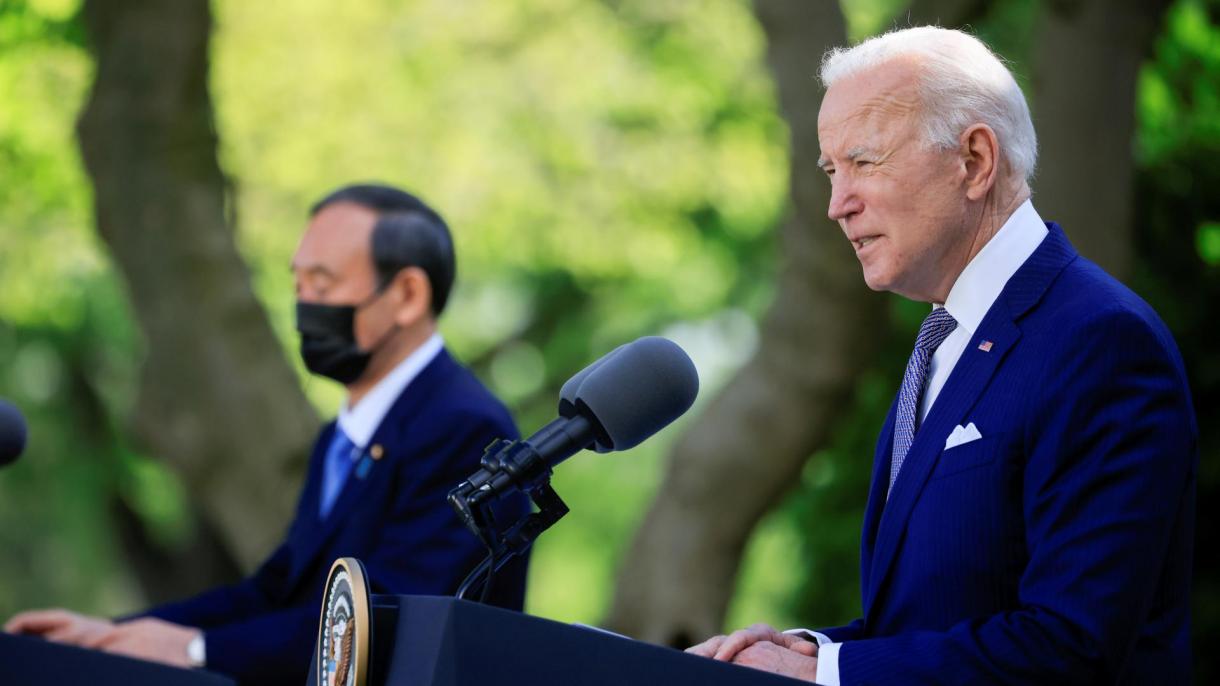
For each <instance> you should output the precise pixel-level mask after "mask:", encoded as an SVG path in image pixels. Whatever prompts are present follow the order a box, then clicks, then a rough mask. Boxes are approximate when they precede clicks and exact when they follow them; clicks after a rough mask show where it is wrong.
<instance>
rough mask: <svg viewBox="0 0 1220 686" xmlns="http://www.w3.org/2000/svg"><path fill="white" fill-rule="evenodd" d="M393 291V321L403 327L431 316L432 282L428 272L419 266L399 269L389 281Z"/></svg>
mask: <svg viewBox="0 0 1220 686" xmlns="http://www.w3.org/2000/svg"><path fill="white" fill-rule="evenodd" d="M390 288H392V289H393V290H394V292H395V301H396V304H395V310H394V321H395V322H396V323H397V324H398V325H399V326H403V327H408V326H411V325H413V324H415V323H417V322H419V321H420V320H422V319H424V318H427V317H431V316H432V282H431V281H429V280H428V274H427V273H425V272H424V270H422V269H420V268H419V267H406V268H404V269H400V270H399V271H398V273H397V274H395V275H394V280H393V281H391V282H390Z"/></svg>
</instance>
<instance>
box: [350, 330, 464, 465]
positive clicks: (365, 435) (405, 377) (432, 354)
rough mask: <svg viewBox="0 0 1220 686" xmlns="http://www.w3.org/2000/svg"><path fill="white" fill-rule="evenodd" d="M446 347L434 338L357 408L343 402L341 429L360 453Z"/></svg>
mask: <svg viewBox="0 0 1220 686" xmlns="http://www.w3.org/2000/svg"><path fill="white" fill-rule="evenodd" d="M444 347H445V341H444V339H442V338H441V335H440V334H439V333H434V334H432V336H431V337H430V338H428V340H427V341H424V344H423V345H421V346H419V347H418V348H416V349H415V350H414V351H412V352H411V354H410V355H407V357H406V358H405V359H403V361H402V362H399V363H398V365H397V366H396V367H394V369H392V370H390V373H389V374H386V375H385V378H383V379H382V380H381V381H378V382H377V385H375V386H373V388H372V389H371V390H369V392H368V393H366V394H365V395H364V397H363V398H361V399H360V402H358V403H356V405H355V406H354V407H353V406H351V405H350V404H349V401H347V400H344V401H343V406H342V407H341V408H339V428H340V429H342V430H343V433H344V434H346V435H347V438H348V440H350V441H351V442H352V443H353V444H354V445H355V446H356V447H357V448H360V449H361V450H363V449H364V448H366V447H368V444H369V441H371V440H373V434H374V433H375V432H376V431H377V427H379V426H381V420H383V419H385V416H386V413H387V412H389V411H390V407H391V406H393V405H394V401H395V400H398V396H400V395H402V392H403V391H404V390H406V388H407V386H408V385H410V383H411V382H412V381H414V380H415V377H417V376H419V373H420V372H422V371H423V370H424V367H427V366H428V364H429V363H430V362H432V360H433V359H435V358H436V356H437V355H439V354H440V352H441V349H442V348H444Z"/></svg>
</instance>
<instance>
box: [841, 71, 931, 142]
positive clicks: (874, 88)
mask: <svg viewBox="0 0 1220 686" xmlns="http://www.w3.org/2000/svg"><path fill="white" fill-rule="evenodd" d="M918 79H919V72H918V70H917V68H916V66H915V65H914V64H912V63H910V62H908V61H905V60H903V61H900V60H894V61H890V62H885V63H882V64H880V65H878V66H876V67H872V68H870V69H867V70H864V71H861V72H859V73H856V74H851V75H848V76H844V77H843V78H841V79H840V80H839V81H836V82H835V83H834V85H832V86H831V87H830V88H829V89H828V90H827V91H826V96H825V97H824V98H823V99H822V107H821V109H820V110H819V111H818V140H819V142H820V144H821V145H822V149H823V152H824V153H830V152H832V151H831V150H828V149H827V148H828V146H829V147H835V146H838V145H844V144H848V145H860V144H862V143H864V142H865V140H862V139H876V138H883V139H884V138H889V137H894V136H900V135H907V133H908V128H909V127H910V126H911V125H912V124H913V122H914V121H915V120H916V118H917V116H918V114H919V109H920V105H921V103H920V98H919V90H918ZM846 139H851V140H850V141H848V140H846ZM875 142H876V143H878V144H881V143H883V141H881V140H877V141H875Z"/></svg>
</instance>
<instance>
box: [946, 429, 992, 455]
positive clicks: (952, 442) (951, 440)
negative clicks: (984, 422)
mask: <svg viewBox="0 0 1220 686" xmlns="http://www.w3.org/2000/svg"><path fill="white" fill-rule="evenodd" d="M982 437H983V434H981V433H979V430H978V427H976V426H975V425H974V422H970V423H969V424H967V425H966V426H962V425H961V424H958V425H957V426H956V427H954V429H953V433H951V434H949V437H948V438H946V439H945V450H948V449H949V448H956V447H957V446H959V445H961V444H963V443H969V442H970V441H977V440H979V439H980V438H982Z"/></svg>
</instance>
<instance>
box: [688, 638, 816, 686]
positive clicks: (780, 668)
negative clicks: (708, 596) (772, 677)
mask: <svg viewBox="0 0 1220 686" xmlns="http://www.w3.org/2000/svg"><path fill="white" fill-rule="evenodd" d="M686 652H688V653H691V654H693V655H699V656H702V657H710V658H712V659H714V660H721V661H724V662H732V663H733V664H738V665H744V666H746V667H753V668H755V669H761V670H763V671H766V672H773V673H775V674H782V675H784V676H790V677H795V678H797V679H804V680H806V681H814V680H815V678H816V677H817V673H818V658H817V655H818V644H816V643H813V642H811V641H806V640H805V639H803V638H801V637H799V636H793V635H791V634H785V633H783V632H780V631H777V630H776V629H774V628H772V627H770V626H767V625H766V624H755V625H753V626H751V627H749V628H748V629H740V630H738V631H734V632H733V633H731V634H729V635H728V636H713V637H712V638H709V639H707V640H706V641H704V642H703V643H700V644H699V645H696V646H691V647H690V648H687V649H686Z"/></svg>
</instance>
